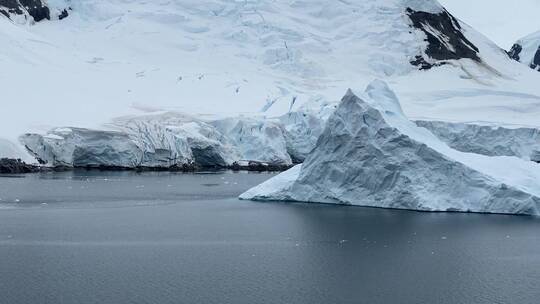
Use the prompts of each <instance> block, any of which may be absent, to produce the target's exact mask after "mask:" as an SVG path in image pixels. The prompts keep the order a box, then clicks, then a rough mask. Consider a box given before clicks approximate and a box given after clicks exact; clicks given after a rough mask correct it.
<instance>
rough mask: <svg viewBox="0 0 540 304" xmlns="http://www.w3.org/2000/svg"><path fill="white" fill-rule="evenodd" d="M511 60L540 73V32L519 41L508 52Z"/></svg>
mask: <svg viewBox="0 0 540 304" xmlns="http://www.w3.org/2000/svg"><path fill="white" fill-rule="evenodd" d="M508 56H510V58H512V59H514V60H516V61H519V62H521V63H523V64H525V65H527V66H529V67H530V68H531V69H534V70H537V71H540V32H536V33H532V34H530V35H528V36H526V37H524V38H522V39H520V40H518V41H517V42H516V43H515V44H514V45H513V46H512V48H511V49H510V51H508Z"/></svg>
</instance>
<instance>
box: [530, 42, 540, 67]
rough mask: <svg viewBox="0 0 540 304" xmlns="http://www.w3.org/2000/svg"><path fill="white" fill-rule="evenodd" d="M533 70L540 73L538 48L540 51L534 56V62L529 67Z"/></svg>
mask: <svg viewBox="0 0 540 304" xmlns="http://www.w3.org/2000/svg"><path fill="white" fill-rule="evenodd" d="M529 67H530V68H531V69H534V70H537V71H540V47H538V50H536V54H534V58H533V61H532V62H531V64H530V65H529Z"/></svg>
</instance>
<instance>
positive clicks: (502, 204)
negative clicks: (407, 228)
mask: <svg viewBox="0 0 540 304" xmlns="http://www.w3.org/2000/svg"><path fill="white" fill-rule="evenodd" d="M240 198H241V199H250V200H258V201H296V202H313V203H332V204H350V205H359V206H368V207H383V208H397V209H409V210H419V211H461V212H485V213H505V214H534V215H538V214H540V166H539V165H538V164H535V163H533V162H530V161H526V160H523V159H520V158H518V157H508V156H486V155H481V154H475V153H465V152H461V151H458V150H455V149H452V148H450V147H449V146H448V145H447V144H446V143H444V142H443V141H441V140H440V139H439V138H438V137H436V136H435V135H434V134H432V133H431V132H430V131H428V130H427V129H425V128H421V127H419V126H417V125H416V124H415V123H413V122H411V121H410V120H409V119H407V118H406V117H405V115H404V114H403V111H402V109H401V106H400V103H399V101H398V98H397V97H396V95H395V94H394V92H393V91H391V90H390V88H389V87H388V86H387V85H386V83H384V82H382V81H379V80H376V81H374V82H372V83H371V84H370V85H369V86H368V87H367V89H366V91H365V93H364V94H362V95H360V94H355V93H353V92H352V91H351V90H349V91H348V92H347V94H346V95H345V97H344V98H343V99H342V101H341V103H340V105H339V106H338V108H337V110H336V111H335V112H334V114H333V115H332V116H331V117H330V118H329V120H328V122H327V124H326V127H325V129H324V131H323V133H322V135H321V136H320V137H319V139H318V141H317V144H316V147H315V148H314V149H313V151H312V152H311V153H310V154H309V155H308V156H307V158H306V160H305V162H304V163H303V164H302V165H299V166H296V167H294V168H292V169H290V170H289V171H286V172H284V173H282V174H280V175H278V176H276V177H274V178H272V179H270V180H268V181H267V182H265V183H263V184H261V185H259V186H257V187H255V188H253V189H250V190H248V191H247V192H245V193H243V194H242V195H241V196H240Z"/></svg>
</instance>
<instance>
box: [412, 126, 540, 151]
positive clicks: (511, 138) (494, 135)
mask: <svg viewBox="0 0 540 304" xmlns="http://www.w3.org/2000/svg"><path fill="white" fill-rule="evenodd" d="M416 124H417V125H418V126H420V127H423V128H426V129H428V130H430V131H431V132H432V133H433V134H435V135H436V136H437V137H438V138H439V139H441V140H442V141H444V142H445V143H447V144H448V145H449V146H450V147H452V148H453V149H456V150H459V151H463V152H472V153H477V154H483V155H488V156H517V157H520V158H523V159H525V160H530V159H531V157H532V155H533V153H534V152H535V151H539V150H540V129H535V128H515V129H510V128H503V127H491V126H480V125H475V124H463V123H449V122H438V121H416Z"/></svg>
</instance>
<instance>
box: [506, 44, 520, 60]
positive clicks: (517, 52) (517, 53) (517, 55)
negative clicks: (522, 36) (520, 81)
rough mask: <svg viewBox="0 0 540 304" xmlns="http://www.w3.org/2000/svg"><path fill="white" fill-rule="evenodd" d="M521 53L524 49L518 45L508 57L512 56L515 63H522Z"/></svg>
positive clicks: (513, 47) (515, 45) (511, 50)
mask: <svg viewBox="0 0 540 304" xmlns="http://www.w3.org/2000/svg"><path fill="white" fill-rule="evenodd" d="M521 51H523V47H522V46H521V45H520V44H518V43H516V44H514V45H513V46H512V48H511V49H510V51H509V52H508V56H510V58H511V59H514V60H515V61H521V57H520V55H521Z"/></svg>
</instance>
